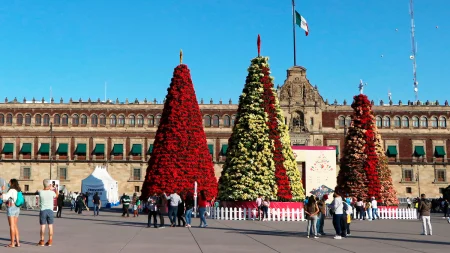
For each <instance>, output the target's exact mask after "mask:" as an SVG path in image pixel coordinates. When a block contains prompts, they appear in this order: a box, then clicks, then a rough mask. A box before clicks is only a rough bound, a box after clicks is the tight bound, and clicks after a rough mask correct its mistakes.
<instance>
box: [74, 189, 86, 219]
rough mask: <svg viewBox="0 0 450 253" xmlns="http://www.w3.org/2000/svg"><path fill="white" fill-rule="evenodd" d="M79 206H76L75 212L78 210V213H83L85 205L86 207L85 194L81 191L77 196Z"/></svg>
mask: <svg viewBox="0 0 450 253" xmlns="http://www.w3.org/2000/svg"><path fill="white" fill-rule="evenodd" d="M76 205H77V207H76V208H75V212H78V214H82V213H83V207H84V197H83V194H81V193H80V195H78V197H77V204H76Z"/></svg>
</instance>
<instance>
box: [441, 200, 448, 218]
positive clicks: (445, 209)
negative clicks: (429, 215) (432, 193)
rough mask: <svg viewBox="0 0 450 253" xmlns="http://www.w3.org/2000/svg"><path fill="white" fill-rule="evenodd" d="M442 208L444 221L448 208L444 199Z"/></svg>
mask: <svg viewBox="0 0 450 253" xmlns="http://www.w3.org/2000/svg"><path fill="white" fill-rule="evenodd" d="M443 202H444V203H443V207H442V211H443V212H444V219H445V218H448V206H449V204H448V200H447V199H444V200H443Z"/></svg>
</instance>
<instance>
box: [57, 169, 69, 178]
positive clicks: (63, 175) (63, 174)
mask: <svg viewBox="0 0 450 253" xmlns="http://www.w3.org/2000/svg"><path fill="white" fill-rule="evenodd" d="M58 174H59V175H58V177H59V180H67V168H59V171H58Z"/></svg>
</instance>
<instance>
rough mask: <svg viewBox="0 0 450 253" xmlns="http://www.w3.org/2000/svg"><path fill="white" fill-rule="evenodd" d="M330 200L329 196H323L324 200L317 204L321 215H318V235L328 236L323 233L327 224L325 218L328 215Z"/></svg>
mask: <svg viewBox="0 0 450 253" xmlns="http://www.w3.org/2000/svg"><path fill="white" fill-rule="evenodd" d="M327 200H328V194H325V195H323V196H322V199H321V200H319V201H318V202H317V206H318V207H319V211H320V212H319V213H318V215H317V227H316V231H317V235H326V234H325V232H324V231H323V227H324V223H325V217H326V213H327V203H326V201H327Z"/></svg>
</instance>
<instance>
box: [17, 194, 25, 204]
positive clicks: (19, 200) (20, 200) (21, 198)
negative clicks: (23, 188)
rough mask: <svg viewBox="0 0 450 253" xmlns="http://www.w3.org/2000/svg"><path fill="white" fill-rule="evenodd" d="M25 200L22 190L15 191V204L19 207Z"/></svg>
mask: <svg viewBox="0 0 450 253" xmlns="http://www.w3.org/2000/svg"><path fill="white" fill-rule="evenodd" d="M24 202H25V199H24V198H23V194H22V192H17V199H16V203H15V204H16V206H17V207H21V206H22V205H23V203H24Z"/></svg>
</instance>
